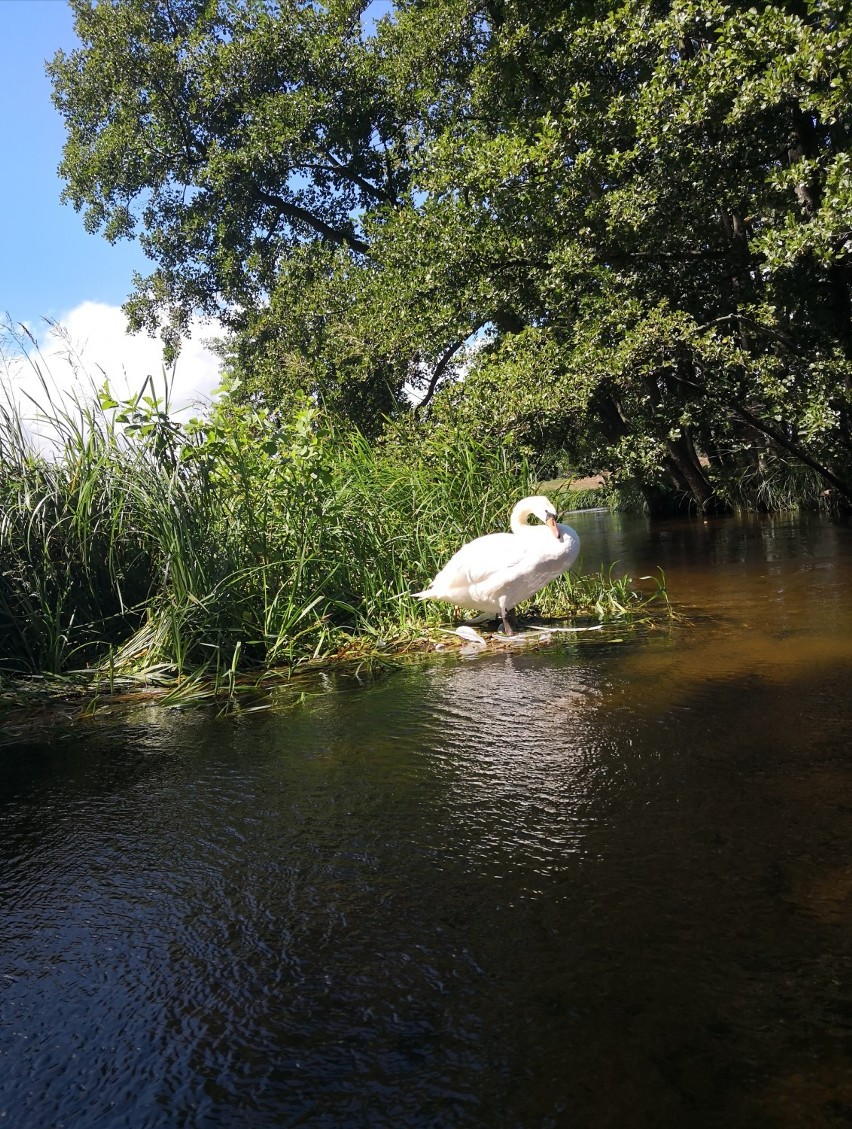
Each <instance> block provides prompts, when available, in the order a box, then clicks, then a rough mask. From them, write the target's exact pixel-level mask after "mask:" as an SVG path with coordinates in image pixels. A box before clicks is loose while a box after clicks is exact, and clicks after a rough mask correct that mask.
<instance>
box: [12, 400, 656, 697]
mask: <svg viewBox="0 0 852 1129" xmlns="http://www.w3.org/2000/svg"><path fill="white" fill-rule="evenodd" d="M43 413H44V415H45V416H46V417H47V424H46V425H45V426H47V427H48V428H49V430H50V432H51V433H52V434H54V435H55V436H56V440H55V443H54V446H53V448H52V449H51V450H48V451H39V450H38V449H37V448H36V447H34V445H33V444H32V442H31V441H30V439H29V438H28V436H27V432H26V429H25V427H24V425H23V422H22V420H21V418H20V414H19V413H18V412H17V410H16V409H14V408H13V407H10V406H7V407H6V408H5V409H3V410H0V680H3V681H5V683H6V684H7V685H8V684H9V682H10V680H13V679H15V680H16V679H19V678H20V677H21V676H28V675H29V676H32V675H39V676H42V675H51V676H53V677H54V678H57V677H64V678H68V679H69V680H70V681H74V680H75V679H79V678H81V677H82V678H84V679H95V680H97V682H98V683H99V684H101V685H105V684H106V685H109V686H113V687H118V686H119V685H125V684H126V683H127V681H128V680H136V682H137V683H138V682H140V681H145V680H147V681H149V682H157V681H166V682H171V683H175V684H186V683H188V682H190V681H192V682H200V681H206V682H208V683H212V684H213V685H214V686H222V687H226V688H227V687H229V686H230V687H233V686H234V685H236V682H237V680H238V679H239V678H242V677H245V676H254V675H256V674H258V673H262V672H266V671H270V670H280V669H284V670H292V669H293V668H297V667H300V666H304V665H306V664H315V663H316V662H317V661H320V660H329V661H330V660H332V659H334V658H337V659H340V658H345V657H347V656H349V655H354V656H367V655H370V654H373V655H386V654H388V653H393V652H394V651H398V650H404V649H406V648H411V647H414V646H416V645H417V644H418V642H420V641H423V640H425V639H428V638H430V633H431V636H434V635H435V633H436V632H437V630H438V628H439V626H440V625H441V624H444V625H446V623H447V622H448V616H449V609H448V608H446V607H443V606H440V605H426V606H424V605H421V604H420V603H419V602H418V601H416V600H414V599H412V597H411V596H410V593H411V592H412V591H416V590H417V589H419V588H421V587H422V586H423V585H424V584H425V582H426V581H427V580H428V579H429V578H430V577H431V576H432V575H433V574H434V572H435V571H437V569H438V568H439V567H440V566H441V565H442V564H443V563H444V562H445V561H446V559H447V557H448V556H449V555H450V554H451V553H452V552H453V551H454V550H455V549H456V548H457V547H458V546H459V545H460V544H461V543H462V542H463V541H465V540H467V539H469V538H470V537H473V536H476V535H478V534H481V533H485V532H489V531H491V530H494V529H500V528H505V527H506V522H507V518H508V511H509V509H510V508H511V505H512V503H513V502H514V501H515V500H516V499H517V498H518V497H520V496H522V495H523V494H526V493H530V492H534V491H535V489H536V484H535V481H534V477H533V475H532V473H531V471H530V469H529V468H528V467H524V466H518V465H517V464H514V463H510V462H509V461H508V459H507V458H506V457H505V455H504V454H503V452H501V450H500V449H499V448H496V449H495V448H488V447H482V446H477V445H475V444H473V443H470V442H464V441H462V440H461V439H460V438H458V437H450V439H448V438H447V436H446V435H442V436H441V437H440V438H437V437H436V438H434V439H428V438H426V439H421V440H420V442H419V443H417V444H411V445H405V444H400V443H397V444H395V445H388V446H385V447H380V448H375V447H372V446H371V445H369V444H368V443H367V442H366V440H364V439H363V437H361V436H360V435H359V434H358V433H357V432H354V431H352V430H351V429H350V428H347V427H345V426H342V425H336V424H335V423H334V422H333V421H331V420H329V419H328V418H327V417H325V416H324V414H323V413H322V412H321V411H320V410H319V409H317V408H316V406H314V405H312V404H311V403H309V402H304V403H302V404H301V405H298V406H297V407H296V408H295V409H294V410H293V411H292V412H291V413H290V414H289V416H288V417H287V418H284V419H280V418H279V419H276V418H274V417H273V416H272V415H270V414H269V413H267V412H264V411H255V410H253V409H251V408H248V407H245V406H239V405H235V404H233V403H232V402H231V401H230V400H228V399H227V398H224V399H223V400H222V401H221V402H219V403H218V404H217V405H216V406H214V408H213V409H212V410H211V412H210V414H209V416H208V417H206V418H205V419H203V420H194V421H192V422H190V423H186V424H179V423H177V422H176V421H175V420H174V419H173V418H171V417H170V415H169V413H168V410H167V408H166V406H165V405H164V404H163V403H162V402H160V401H159V400H158V399H157V398H156V397H155V395H154V394H153V392H152V388H151V386H148V387H147V388H146V389H143V394H142V395H140V396H138V397H135V398H133V399H132V400H129V401H126V402H123V403H118V402H117V401H116V400H115V399H113V398H112V396H111V395H110V393H109V391H108V390H107V389H104V390H103V391H102V393H101V396H100V402H99V403H98V404H97V405H94V406H90V407H83V408H80V409H78V410H67V409H64V408H62V407H58V406H56V405H55V404H52V403H50V401H49V400H48V401H47V403H46V404H45V405H44V408H43ZM642 603H643V598H642V597H639V596H638V595H637V594H636V593H634V592H632V591H631V590H630V586H629V582H627V581H624V580H613V579H611V578H610V577H606V576H598V577H574V576H570V577H566V578H564V579H563V581H561V582H560V583H559V584H557V585H555V586H553V587H552V588H551V589H550V590H548V593H547V597H546V611H547V613H548V614H550V615H567V614H570V613H572V612H576V611H580V610H595V612H596V614H597V615H599V616H604V617H606V616H611V615H625V614H628V613H629V612H630V611H631V610H636V609H637V608H638V607H640V606H641V605H642ZM72 672H83V673H82V674H80V673H78V674H77V675H75V677H74V679H72V678H71V675H72Z"/></svg>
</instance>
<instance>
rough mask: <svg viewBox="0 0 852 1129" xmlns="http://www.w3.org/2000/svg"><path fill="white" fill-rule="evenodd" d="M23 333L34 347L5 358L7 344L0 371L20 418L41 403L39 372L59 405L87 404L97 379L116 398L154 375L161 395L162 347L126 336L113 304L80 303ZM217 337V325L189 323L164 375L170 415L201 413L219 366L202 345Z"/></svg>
mask: <svg viewBox="0 0 852 1129" xmlns="http://www.w3.org/2000/svg"><path fill="white" fill-rule="evenodd" d="M27 328H28V331H29V332H30V333H31V334H32V335H33V337H34V338H35V339H36V341H37V344H38V349H37V350H36V349H35V347H34V346H33V347H31V348H29V350H28V354H29V357H30V361H29V362H27V361H26V359H25V358H24V357H23V355H21V354H19V355H17V356H16V355H15V353H14V351H13V352H12V353H11V355H10V352H9V349H8V346H7V348H6V350H5V353H6V356H5V358H4V362H5V363H4V365H3V371H2V373H0V382H2V383H3V384H5V385H6V390H7V392H11V394H12V396H13V398H14V400H15V401H16V402H17V403H18V404H20V405H22V408H23V412H24V415H26V416H32V415H33V414H34V413H35V412H36V409H35V408H34V407H33V406H32V404H31V401H35V403H36V404H44V400H45V390H44V388H43V386H42V383H41V380H40V379H39V376H38V371H40V372H41V373H42V374H43V376H44V378H45V380H46V382H47V385H48V388H49V389H50V395H51V396H52V397H53V398H54V399H57V398H58V399H60V400H62V401H64V402H68V401H69V400H70V401H73V400H77V401H86V400H92V399H93V398H94V396H95V394H96V391H97V389H99V388H101V387H102V386H103V384H104V381H108V382H109V386H110V390H111V392H112V394H113V396H114V397H115V399H118V400H121V399H124V398H127V397H128V396H131V395H133V394H134V393H136V392H138V391H139V390H140V389H141V388H142V385H143V384H144V382H145V379H146V377H148V376H151V377H153V378H154V383H155V388H156V390H157V394H158V396H160V397H162V395H163V392H164V388H165V377H164V372H163V357H162V348H163V346H162V342H161V341H160V340H159V339H158V338H152V337H149V336H148V335H147V334H145V333H136V334H130V333H128V332H127V321H126V318H125V316H124V314H123V313H122V311H121V309H120V308H119V307H118V306H108V305H105V304H103V303H99V302H83V303H81V304H80V305H79V306H76V307H75V308H74V309H73V310H71V311H70V312H69V313H68V314H66V315H65V316H64V317H63V318H62V319H60V321H59V322H57V323H56V324H55V325H51V326H47V325H46V326H45V327H44V329H43V331H41V332H39V331H38V329H37V328H35V327H33V326H28V327H27ZM219 334H221V329H220V327H219V326H218V325H217V324H216V323H203V322H201V321H198V320H196V321H195V322H194V323H193V324H192V326H191V332H190V335H188V336H187V337H185V338H184V339H183V342H182V345H181V351H180V356H179V357H178V360H177V364H176V365H175V367H174V369H173V371H170V372H169V374H168V381H169V385H170V388H171V394H170V406H171V409H172V411H173V412H174V413H175V414H178V413H182V412H183V411H184V410H185V409H187V408H190V407H192V408H196V409H201V408H203V406H204V404H205V403H207V402H209V400H210V397H211V394H212V392H213V390H214V389H215V388H216V387H217V385H218V384H219V382H220V368H221V361H220V359H219V358H218V357H217V356H216V354H215V353H213V352H212V350H211V349H210V347H209V343H210V341H211V339H215V338H216V337H217V336H218V335H219ZM36 369H38V371H36Z"/></svg>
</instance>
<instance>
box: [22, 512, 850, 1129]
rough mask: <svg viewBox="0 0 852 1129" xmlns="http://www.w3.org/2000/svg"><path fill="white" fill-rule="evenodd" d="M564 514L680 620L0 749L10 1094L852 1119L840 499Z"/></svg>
mask: <svg viewBox="0 0 852 1129" xmlns="http://www.w3.org/2000/svg"><path fill="white" fill-rule="evenodd" d="M568 520H569V521H570V522H571V523H572V524H574V525H575V526H576V527H577V529H578V530H579V532H580V534H581V536H582V539H583V561H582V565H583V567H585V568H586V569H589V570H591V569H594V568H597V567H598V565H599V564H600V563H607V564H608V563H609V562H611V561H618V562H620V567H621V568H623V569H624V570H625V571H627V572H629V573H630V574H631V575H633V576H639V575H643V574H644V573H647V572H651V571H652V570H653V569H654V568H655V567H656V566H661V567H662V568H663V569H664V571H665V573H666V576H667V580H668V587H669V593H670V596H671V598H672V601H673V602H674V603H675V605H676V606H677V607H678V608H679V609H680V610H681V611H683V612H684V613H685V615H686V617H687V618H686V621H685V622H676V623H675V624H673V625H671V626H661V627H659V628H658V629H657V630H655V631H642V632H639V633H631V632H624V633H622V634H618V633H612V632H608V633H607V634H606V637H605V638H599V637H596V634H595V633H590V634H589V635H586V636H583V637H579V636H578V637H577V638H576V639H569V640H568V641H567V642H564V643H559V644H558V645H557V646H554V647H552V648H550V649H547V650H544V651H539V650H536V651H534V652H529V653H525V652H520V651H518V652H515V651H513V652H511V653H500V654H492V653H488V654H485V655H482V656H481V657H477V658H474V659H470V660H460V659H458V658H455V657H453V658H450V659H446V658H444V659H439V658H436V659H435V660H434V661H433V662H429V663H421V664H418V665H416V666H412V667H410V668H408V669H405V670H402V671H399V672H395V673H392V674H391V675H389V676H386V677H383V678H381V679H379V680H377V681H375V682H373V683H372V684H368V685H361V686H359V685H357V684H353V683H335V684H334V686H332V687H331V688H330V689H329V690H328V692H326V693H322V694H317V695H315V696H313V697H310V698H309V699H308V700H307V701H306V702H305V703H304V704H303V705H301V706H299V707H298V708H295V709H288V710H284V711H281V712H268V713H259V714H250V713H247V714H244V715H237V716H235V717H228V718H217V717H214V716H213V715H212V714H211V713H209V712H207V711H205V710H187V711H181V712H170V711H165V710H163V709H161V708H158V707H143V708H138V709H136V710H135V711H133V712H131V713H129V714H128V715H126V716H125V717H123V718H121V719H113V720H109V719H106V720H103V719H100V720H99V719H97V718H96V719H93V720H92V722H91V723H88V724H86V725H82V726H78V727H77V728H74V729H72V730H70V731H63V732H62V733H61V734H58V735H57V737H56V739H54V740H52V741H50V740H44V739H39V740H38V741H34V740H29V741H17V742H13V743H9V744H8V745H7V746H6V747H5V748H3V749H2V750H0V909H2V915H3V916H2V920H3V930H2V933H0V1124H8V1125H9V1126H18V1125H22V1126H23V1125H26V1126H38V1127H40V1126H51V1127H54V1126H55V1127H57V1129H58V1127H60V1126H68V1127H73V1129H81V1127H87V1126H98V1127H101V1126H103V1127H106V1126H109V1127H113V1126H115V1127H118V1126H128V1127H132V1129H136V1127H148V1126H150V1127H152V1129H153V1127H161V1126H204V1127H207V1126H222V1127H225V1126H228V1127H230V1126H235V1125H239V1126H241V1127H242V1126H272V1125H286V1126H291V1125H293V1126H295V1125H299V1126H311V1127H314V1126H316V1127H328V1129H337V1127H339V1126H346V1127H349V1126H352V1127H361V1126H363V1127H364V1129H372V1127H374V1126H388V1127H394V1129H405V1127H420V1126H434V1127H436V1129H437V1127H444V1126H477V1127H478V1126H482V1127H489V1129H490V1127H502V1126H506V1127H508V1126H513V1127H514V1126H518V1127H521V1129H527V1127H533V1126H535V1127H539V1126H540V1127H542V1129H544V1127H550V1126H553V1127H556V1129H561V1127H562V1126H570V1127H572V1129H573V1127H578V1129H585V1127H589V1129H604V1127H612V1129H624V1127H627V1126H630V1127H631V1129H634V1127H648V1129H660V1127H667V1126H672V1127H674V1126H678V1127H680V1126H683V1127H685V1129H686V1127H689V1129H692V1127H701V1126H720V1127H721V1126H725V1127H732V1126H733V1127H735V1126H747V1127H749V1129H751V1127H762V1126H767V1127H770V1126H773V1127H774V1126H779V1127H787V1126H789V1127H794V1126H795V1127H797V1129H798V1127H801V1126H841V1125H848V1124H849V1121H850V1118H852V941H850V938H852V709H850V698H852V694H850V691H852V601H850V593H852V531H850V529H849V527H844V526H839V525H832V524H830V523H828V522H825V521H822V520H817V519H811V520H803V521H793V520H791V519H787V518H776V519H762V520H757V519H753V520H749V521H745V522H737V521H711V522H702V521H695V522H682V523H672V524H667V525H649V524H648V523H647V522H645V521H642V520H629V519H619V518H618V517H617V516H612V515H609V514H593V513H587V514H578V515H572V516H571V517H569V518H568Z"/></svg>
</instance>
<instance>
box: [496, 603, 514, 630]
mask: <svg viewBox="0 0 852 1129" xmlns="http://www.w3.org/2000/svg"><path fill="white" fill-rule="evenodd" d="M500 618H501V619H502V620H503V630H504V631H505V633H506V634H507V635H514V634H515V629H514V627H513V626H512V610H511V608H507V607H506V597H505V596H501V597H500Z"/></svg>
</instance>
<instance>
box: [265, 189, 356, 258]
mask: <svg viewBox="0 0 852 1129" xmlns="http://www.w3.org/2000/svg"><path fill="white" fill-rule="evenodd" d="M251 191H252V193H253V195H254V197H255V199H257V200H259V201H260V202H261V203H263V204H268V205H269V207H270V208H274V209H275V210H276V211H277V212H278V214H279V215H281V216H286V218H287V219H289V220H295V221H296V222H297V223H304V224H307V226H308V227H310V228H313V230H314V231H315V232H316V233H317V235H321V236H322V237H323V239H327V240H328V241H329V242H330V243H336V244H337V245H338V246H346V247H348V248H349V249H350V250H351V251H358V252H360V253H361V254H362V255H366V254H367V253H368V252H369V250H370V246H369V244H368V243H365V242H364V241H363V239H359V238H358V237H357V235H353V234H352V233H351V232H347V231H339V230H338V229H337V228H335V227H332V226H331V225H330V224H327V223H326V222H325V220H321V219H320V218H319V216H315V215H314V214H313V212H309V211H308V210H307V208H300V207H299V205H298V204H290V203H288V202H287V201H286V200H282V199H281V197H280V196H273V195H272V193H270V192H264V190H263V189H262V188H258V187H257V185H256V184H252V186H251Z"/></svg>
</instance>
